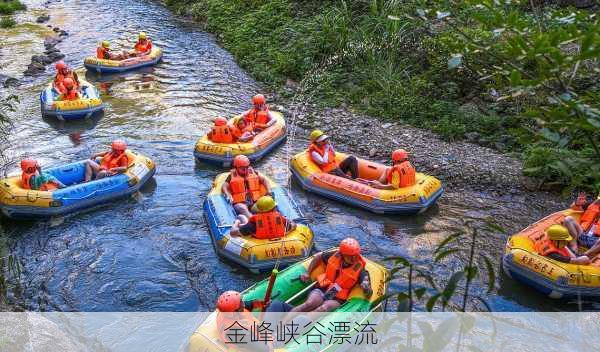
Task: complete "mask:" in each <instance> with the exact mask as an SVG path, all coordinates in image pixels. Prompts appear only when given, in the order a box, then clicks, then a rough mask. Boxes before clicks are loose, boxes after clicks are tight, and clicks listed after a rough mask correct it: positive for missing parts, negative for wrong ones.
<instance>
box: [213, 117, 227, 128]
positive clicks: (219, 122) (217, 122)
mask: <svg viewBox="0 0 600 352" xmlns="http://www.w3.org/2000/svg"><path fill="white" fill-rule="evenodd" d="M225 125H227V119H226V118H224V117H217V118H216V119H215V126H225Z"/></svg>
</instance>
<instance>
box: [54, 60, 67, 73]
mask: <svg viewBox="0 0 600 352" xmlns="http://www.w3.org/2000/svg"><path fill="white" fill-rule="evenodd" d="M54 67H56V71H60V70H64V69H65V68H67V64H65V62H64V61H62V60H61V61H59V62H57V63H56V65H54Z"/></svg>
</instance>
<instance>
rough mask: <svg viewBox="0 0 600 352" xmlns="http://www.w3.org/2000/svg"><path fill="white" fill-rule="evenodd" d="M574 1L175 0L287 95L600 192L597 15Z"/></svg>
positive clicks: (171, 2) (173, 3) (552, 181)
mask: <svg viewBox="0 0 600 352" xmlns="http://www.w3.org/2000/svg"><path fill="white" fill-rule="evenodd" d="M538 3H539V4H540V5H535V6H534V7H532V5H531V4H538ZM564 3H568V1H560V2H559V1H544V2H535V1H534V2H530V1H516V0H515V1H507V2H502V4H500V2H494V1H491V0H479V1H442V0H437V1H421V0H413V1H398V0H362V1H359V0H355V1H349V0H348V1H344V0H336V1H334V0H330V1H327V0H325V1H317V0H304V1H292V0H269V1H258V0H224V1H223V0H167V4H168V5H171V6H172V7H174V8H176V9H177V10H178V11H179V12H180V13H184V14H188V15H191V16H193V17H194V18H195V19H197V20H199V21H201V22H203V23H204V24H205V26H206V29H207V30H208V31H211V32H213V33H216V34H217V38H218V39H219V41H220V42H221V44H222V45H223V46H224V47H225V48H226V49H227V50H229V51H230V52H231V53H232V54H233V55H234V56H235V57H236V59H237V60H238V62H239V64H240V65H241V66H242V67H243V68H245V69H247V70H248V71H249V72H250V73H251V74H252V75H254V77H255V78H256V79H258V80H259V81H262V82H264V83H266V84H268V85H270V86H271V87H272V88H273V89H276V90H279V91H280V92H281V93H283V94H286V93H287V94H291V93H289V91H288V90H286V89H281V88H282V86H283V85H284V84H285V83H286V82H287V81H288V80H292V81H297V82H300V93H302V94H304V95H307V96H310V97H312V98H313V99H314V100H315V101H318V102H321V103H322V104H325V105H340V104H342V103H345V104H349V105H350V106H351V107H352V108H353V109H357V110H360V111H362V112H365V113H368V114H370V115H373V116H380V117H382V118H384V119H398V120H402V121H404V122H407V123H410V124H412V125H415V126H419V127H424V128H427V129H430V130H433V131H434V132H436V133H438V134H439V135H441V136H443V137H446V138H448V139H462V138H468V139H470V140H474V141H476V142H477V143H479V144H483V145H489V146H492V147H494V148H496V149H499V150H502V151H507V152H508V151H513V152H518V153H522V155H523V159H524V161H525V165H526V167H527V170H526V172H527V173H528V174H530V175H533V176H536V177H538V178H540V179H541V180H542V181H544V182H545V183H546V184H547V185H555V186H560V187H564V186H568V187H566V188H564V190H565V191H566V192H568V191H571V190H572V189H573V188H584V189H588V190H591V189H595V190H596V191H598V190H600V163H599V161H600V151H599V147H598V144H599V142H598V141H600V120H599V114H598V111H599V110H598V104H597V101H598V99H597V97H598V95H599V92H600V91H599V86H598V84H597V82H598V75H599V73H600V70H599V69H598V65H597V64H598V58H599V57H600V48H597V43H598V42H599V41H598V40H599V39H600V38H598V30H599V27H598V16H595V15H594V14H591V13H588V12H587V11H584V10H577V9H574V8H570V7H560V6H558V5H556V4H561V5H562V4H564ZM536 6H537V7H536Z"/></svg>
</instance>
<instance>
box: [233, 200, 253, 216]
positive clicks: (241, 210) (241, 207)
mask: <svg viewBox="0 0 600 352" xmlns="http://www.w3.org/2000/svg"><path fill="white" fill-rule="evenodd" d="M233 209H235V211H236V212H237V213H238V214H240V215H244V216H245V217H247V218H248V219H249V218H251V217H252V213H251V212H250V210H248V206H247V205H246V204H245V203H237V204H234V205H233Z"/></svg>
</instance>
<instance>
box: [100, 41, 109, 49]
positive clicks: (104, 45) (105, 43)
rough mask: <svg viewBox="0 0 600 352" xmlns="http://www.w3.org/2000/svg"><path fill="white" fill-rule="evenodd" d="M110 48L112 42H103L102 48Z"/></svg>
mask: <svg viewBox="0 0 600 352" xmlns="http://www.w3.org/2000/svg"><path fill="white" fill-rule="evenodd" d="M109 46H110V42H109V41H108V40H103V41H102V47H103V48H108V47H109Z"/></svg>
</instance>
